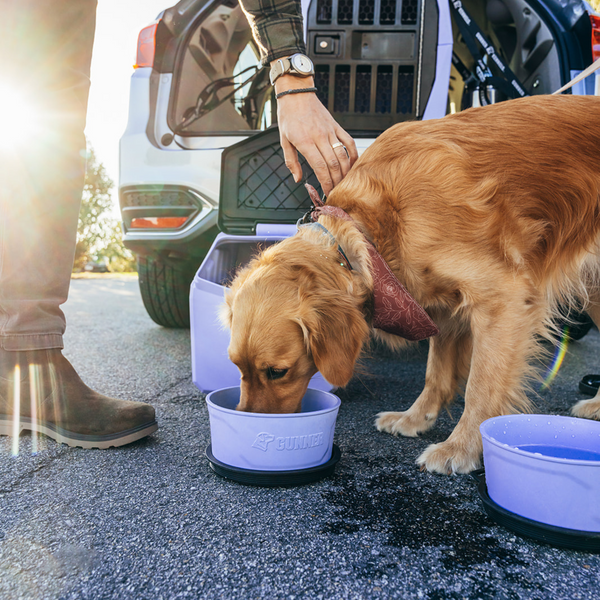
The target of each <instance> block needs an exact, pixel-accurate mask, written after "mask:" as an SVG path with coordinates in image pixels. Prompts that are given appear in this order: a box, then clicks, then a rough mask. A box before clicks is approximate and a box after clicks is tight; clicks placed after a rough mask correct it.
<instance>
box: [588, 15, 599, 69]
mask: <svg viewBox="0 0 600 600" xmlns="http://www.w3.org/2000/svg"><path fill="white" fill-rule="evenodd" d="M590 20H591V21H592V61H596V60H598V59H599V58H600V17H599V16H596V15H590Z"/></svg>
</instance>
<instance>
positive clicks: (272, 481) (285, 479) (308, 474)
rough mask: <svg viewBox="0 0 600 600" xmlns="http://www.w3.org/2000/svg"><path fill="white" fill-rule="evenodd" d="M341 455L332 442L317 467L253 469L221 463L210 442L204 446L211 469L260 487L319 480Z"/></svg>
mask: <svg viewBox="0 0 600 600" xmlns="http://www.w3.org/2000/svg"><path fill="white" fill-rule="evenodd" d="M341 456H342V453H341V452H340V449H339V448H338V447H337V446H336V445H335V444H334V445H333V451H332V454H331V458H330V459H329V460H328V461H327V462H326V463H323V464H322V465H319V466H318V467H310V468H308V469H297V470H295V471H254V470H251V469H240V468H239V467H232V466H231V465H227V464H225V463H222V462H221V461H220V460H217V459H216V458H215V457H214V456H213V453H212V444H209V445H208V447H207V448H206V458H208V461H209V464H210V467H211V469H212V470H213V471H214V472H215V473H216V474H217V475H220V476H221V477H225V478H226V479H231V480H232V481H237V483H243V484H245V485H256V486H260V487H293V486H297V485H306V484H307V483H314V482H315V481H320V480H321V479H323V478H325V477H329V475H332V474H333V471H334V470H335V465H336V464H337V462H338V461H339V460H340V457H341Z"/></svg>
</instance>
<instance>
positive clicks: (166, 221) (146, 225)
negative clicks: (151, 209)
mask: <svg viewBox="0 0 600 600" xmlns="http://www.w3.org/2000/svg"><path fill="white" fill-rule="evenodd" d="M187 220H188V217H144V218H139V217H137V218H135V219H131V225H130V227H131V228H132V229H177V228H179V227H181V226H182V225H183V224H184V223H185V222H186V221H187Z"/></svg>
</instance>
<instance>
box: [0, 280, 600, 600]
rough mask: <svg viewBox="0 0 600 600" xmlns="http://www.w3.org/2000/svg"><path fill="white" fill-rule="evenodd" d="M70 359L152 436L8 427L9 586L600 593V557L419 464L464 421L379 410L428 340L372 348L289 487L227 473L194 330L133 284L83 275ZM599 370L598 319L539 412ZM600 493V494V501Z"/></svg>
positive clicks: (464, 481)
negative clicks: (313, 468)
mask: <svg viewBox="0 0 600 600" xmlns="http://www.w3.org/2000/svg"><path fill="white" fill-rule="evenodd" d="M65 312H66V314H67V318H68V332H67V335H66V342H65V343H66V348H65V355H66V356H67V357H68V358H69V359H70V360H71V361H72V363H73V364H74V365H75V367H76V368H77V369H78V371H79V373H80V375H81V376H82V378H83V379H84V380H85V381H86V382H87V383H88V384H89V385H91V386H92V387H95V388H96V389H97V390H99V391H101V392H103V393H106V394H110V395H115V396H119V397H123V398H129V399H132V400H140V401H143V402H150V403H152V404H153V405H154V406H155V407H156V410H157V418H158V422H159V430H158V432H156V433H155V434H153V435H152V436H151V437H149V438H147V439H146V440H142V441H139V442H136V443H134V444H131V445H129V446H126V447H123V448H119V449H110V450H82V449H78V448H68V447H66V446H61V445H58V444H56V443H55V442H54V441H52V440H48V439H45V440H44V441H43V443H41V444H40V447H39V449H38V452H37V453H36V454H33V453H32V439H31V436H30V435H29V434H23V435H22V436H21V438H20V440H19V451H18V454H17V455H16V456H14V455H13V453H12V448H13V447H12V444H11V440H10V438H0V598H2V599H5V600H13V599H18V598H23V599H27V600H37V599H46V598H48V599H58V598H60V599H65V600H75V599H77V600H81V599H90V600H99V599H115V600H128V599H132V600H144V599H148V600H150V599H151V600H160V599H165V600H167V599H175V598H202V599H203V598H206V599H212V598H224V599H243V600H246V599H252V598H267V599H270V598H277V599H279V598H289V599H293V598H310V599H317V598H321V599H338V598H356V599H359V598H411V599H412V598H428V599H431V600H434V599H436V600H437V599H439V600H441V599H446V598H448V599H458V598H469V599H473V598H486V599H487V598H490V599H492V598H493V599H517V598H519V599H520V598H523V599H542V598H544V599H545V598H548V599H550V598H551V599H561V598H565V599H566V598H569V599H571V598H589V599H598V598H599V597H600V555H597V554H589V553H585V552H577V551H572V550H563V549H558V548H554V547H551V546H548V545H543V544H538V543H536V542H533V541H528V540H526V539H522V538H520V537H518V536H516V535H515V534H513V533H512V532H511V531H509V530H507V529H505V528H503V527H501V526H498V525H496V524H495V523H494V522H493V521H492V520H490V519H489V518H488V516H487V515H486V514H485V512H484V511H483V508H482V504H481V501H480V499H479V496H478V494H477V489H476V484H475V482H474V481H473V480H472V479H471V478H470V477H469V476H452V477H446V476H439V475H432V474H429V473H423V472H420V471H419V469H418V468H417V466H416V465H415V458H416V457H417V456H418V455H419V454H420V452H422V450H423V449H424V448H425V447H426V446H427V445H428V444H430V443H433V442H438V441H442V440H443V439H445V438H446V437H447V436H448V435H449V434H450V432H451V430H452V428H453V427H454V425H455V423H456V420H457V419H458V417H459V416H460V410H461V404H460V402H457V404H456V406H455V407H454V408H453V410H452V417H450V416H448V415H446V414H444V415H442V416H441V418H440V420H439V422H438V424H437V425H436V427H435V428H434V429H433V430H432V431H430V432H428V433H426V434H424V435H423V436H422V437H420V438H416V439H411V438H394V437H392V436H390V435H388V434H384V433H379V432H377V431H376V430H375V428H374V426H373V421H374V417H375V415H376V414H377V413H378V412H380V411H385V410H404V409H406V408H408V407H409V406H410V405H411V403H412V402H413V401H414V399H415V398H416V397H417V395H418V393H419V391H420V389H421V387H422V386H423V382H424V374H425V363H426V346H425V345H423V344H421V345H420V346H417V347H416V348H415V349H414V350H411V351H410V352H407V353H404V354H402V355H400V356H398V355H393V354H391V353H390V352H387V351H385V350H381V349H374V350H373V352H372V354H371V356H370V357H369V358H368V359H366V360H365V365H366V367H367V371H368V374H365V375H361V376H360V377H357V378H355V379H354V380H353V381H352V382H351V383H350V384H349V386H348V387H347V388H346V389H345V390H343V391H340V392H339V395H340V397H341V399H342V406H341V409H340V413H339V417H338V421H337V428H336V437H335V443H336V444H337V445H338V446H339V447H340V449H341V451H342V458H341V460H340V462H339V463H338V465H337V468H336V471H335V474H334V475H333V476H332V477H330V478H329V479H326V480H323V481H320V482H318V483H313V484H310V485H306V486H302V487H296V488H258V487H249V486H244V485H241V484H237V483H233V482H231V481H228V480H225V479H222V478H220V477H219V476H218V475H216V474H215V473H214V472H213V471H212V470H211V469H210V468H209V465H208V462H207V460H206V458H205V456H204V451H205V448H206V446H207V444H208V443H209V440H210V433H209V425H208V415H207V410H206V406H205V403H204V396H203V395H202V394H201V393H200V392H199V391H198V390H197V389H196V388H195V387H194V385H193V383H192V380H191V367H190V340H189V331H182V330H168V329H164V328H161V327H159V326H158V325H156V324H154V323H153V322H152V321H151V320H150V318H149V317H148V316H147V315H146V313H145V311H144V308H143V306H142V303H141V299H140V295H139V292H138V288H137V281H136V280H135V279H132V278H130V277H129V278H128V277H123V278H118V277H117V278H114V277H103V278H98V279H83V280H74V281H73V282H72V287H71V294H70V298H69V301H68V302H67V304H66V306H65ZM598 369H600V335H599V334H598V331H596V330H594V331H592V332H591V333H589V334H588V335H587V336H586V337H585V338H584V339H583V340H581V341H580V342H577V343H574V344H572V345H571V346H570V351H569V353H568V355H567V357H566V359H565V362H564V364H563V367H562V369H561V371H560V373H559V375H558V377H557V379H556V380H555V383H554V385H553V386H552V388H551V389H550V390H549V391H545V392H543V393H541V394H540V395H539V397H538V398H537V400H536V402H537V412H540V413H548V414H567V412H568V409H569V407H570V405H571V404H573V403H574V402H575V401H577V400H580V399H582V398H583V397H584V396H582V395H581V394H579V392H578V391H577V382H578V381H579V379H580V378H581V376H582V375H584V374H585V373H588V372H598ZM599 501H600V499H599Z"/></svg>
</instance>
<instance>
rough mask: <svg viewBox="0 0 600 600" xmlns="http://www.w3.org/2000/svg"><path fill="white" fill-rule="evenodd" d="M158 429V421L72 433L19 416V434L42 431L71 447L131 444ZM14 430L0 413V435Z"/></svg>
mask: <svg viewBox="0 0 600 600" xmlns="http://www.w3.org/2000/svg"><path fill="white" fill-rule="evenodd" d="M157 429H158V423H157V422H156V421H152V423H145V424H144V425H140V426H139V427H136V428H135V429H127V430H126V431H121V432H119V433H113V434H108V435H84V434H81V433H73V432H72V431H67V430H65V429H62V428H61V427H58V426H56V425H53V424H52V423H40V422H35V421H32V420H31V419H29V418H26V417H21V419H20V421H19V434H20V433H21V432H22V431H25V430H28V431H36V432H38V433H43V434H44V435H47V436H48V437H50V438H52V439H53V440H56V441H57V442H58V443H59V444H67V446H71V447H73V448H99V449H105V448H118V447H119V446H125V445H126V444H131V443H132V442H135V441H137V440H141V439H142V438H144V437H146V436H148V435H150V434H151V433H154V432H155V431H156V430H157ZM13 432H14V423H13V420H12V418H11V417H8V416H6V415H0V435H9V436H12V435H13Z"/></svg>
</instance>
